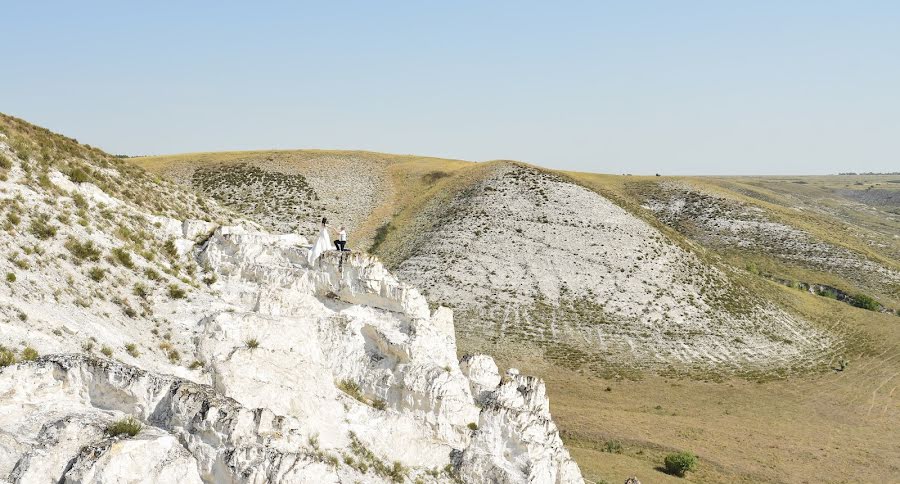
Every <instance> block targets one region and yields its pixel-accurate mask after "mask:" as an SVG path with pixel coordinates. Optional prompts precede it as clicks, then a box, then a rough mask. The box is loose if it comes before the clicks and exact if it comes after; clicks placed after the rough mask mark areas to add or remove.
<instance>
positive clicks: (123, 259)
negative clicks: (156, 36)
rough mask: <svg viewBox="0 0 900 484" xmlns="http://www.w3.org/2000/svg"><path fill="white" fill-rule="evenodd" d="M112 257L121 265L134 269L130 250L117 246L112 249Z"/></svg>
mask: <svg viewBox="0 0 900 484" xmlns="http://www.w3.org/2000/svg"><path fill="white" fill-rule="evenodd" d="M112 256H113V259H114V260H115V261H116V262H118V263H119V264H122V265H123V266H125V267H127V268H129V269H134V260H133V259H132V258H131V252H128V250H127V249H125V248H124V247H117V248H115V249H113V250H112Z"/></svg>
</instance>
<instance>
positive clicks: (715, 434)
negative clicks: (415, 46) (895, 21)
mask: <svg viewBox="0 0 900 484" xmlns="http://www.w3.org/2000/svg"><path fill="white" fill-rule="evenodd" d="M273 153H274V154H273ZM276 156H277V157H278V158H276V159H278V160H279V164H277V165H276V164H273V163H272V160H270V159H269V158H275V157H276ZM133 161H134V162H135V163H137V164H139V165H141V166H145V167H147V168H148V169H150V170H151V171H154V172H156V173H159V174H161V175H162V176H164V177H166V178H169V177H172V178H176V179H180V180H182V182H184V183H190V184H191V185H192V186H193V188H195V189H198V190H200V191H205V192H206V193H210V194H212V195H214V196H216V197H217V198H218V199H219V200H221V201H223V202H224V203H225V204H227V205H230V206H232V207H235V208H237V209H239V210H240V209H241V207H240V205H239V204H240V198H241V196H240V195H235V194H239V193H242V191H243V190H244V188H243V185H242V184H241V182H240V181H235V182H234V183H233V184H232V185H229V184H223V185H220V188H219V189H218V192H217V193H212V192H211V191H210V190H209V189H208V183H207V182H205V181H203V179H204V178H211V177H213V176H211V173H215V172H220V171H221V172H223V173H224V172H227V171H228V170H229V169H230V168H229V167H231V166H234V165H237V164H248V165H252V166H254V167H255V168H257V169H259V170H262V171H268V172H271V173H276V174H277V173H281V172H288V169H287V168H285V166H289V167H291V168H290V169H291V170H294V171H293V173H300V172H302V173H309V174H311V173H314V172H315V171H316V170H320V171H321V173H327V174H328V175H327V176H321V177H320V178H318V179H316V180H315V181H312V180H313V178H312V176H307V175H303V176H304V180H305V183H306V184H308V185H309V186H311V187H312V188H313V190H314V191H316V193H320V192H321V193H324V192H325V191H326V190H328V189H329V188H328V187H329V186H339V187H344V186H353V183H355V182H353V181H351V178H349V177H350V176H356V174H355V173H354V174H348V173H347V171H345V170H341V169H335V168H334V167H335V166H340V165H341V164H342V163H347V164H349V165H353V166H357V167H358V169H359V170H361V171H365V172H366V173H377V175H375V176H373V178H372V179H373V180H377V182H374V184H375V186H377V187H379V188H377V190H376V191H378V192H379V193H381V194H383V196H381V197H380V198H377V201H376V202H375V203H374V208H370V209H359V210H357V208H353V210H350V211H348V212H347V213H350V212H352V213H353V215H352V216H350V215H344V214H343V213H342V211H344V210H347V207H362V206H372V204H371V203H369V204H368V205H366V204H363V203H360V202H351V201H347V200H344V199H343V198H336V197H335V198H330V199H329V197H321V196H318V195H317V196H318V198H319V200H318V203H320V205H318V206H313V205H312V204H311V205H310V207H311V208H309V210H307V211H306V212H304V214H303V217H307V216H308V217H309V218H311V219H312V220H311V222H310V223H309V225H308V226H307V229H306V230H307V231H310V232H311V231H312V230H313V229H312V224H314V223H315V220H316V218H317V217H318V216H319V213H317V212H316V210H320V212H321V213H325V214H327V215H328V216H329V218H330V219H331V220H332V222H333V223H338V224H339V223H342V221H343V220H346V219H350V218H352V220H354V223H353V225H352V226H351V230H350V232H351V234H350V235H351V246H353V247H354V248H359V247H373V248H374V250H375V252H376V253H377V254H378V255H379V256H380V257H381V258H382V259H383V260H384V261H385V262H386V264H387V265H388V267H390V268H392V269H393V270H394V271H395V272H396V274H397V275H398V277H399V278H400V279H402V280H404V281H407V282H411V283H413V284H414V285H417V286H419V287H421V288H422V290H423V294H424V295H425V296H426V297H427V298H428V300H429V303H430V304H432V305H435V304H447V305H451V306H452V307H454V308H455V309H456V313H457V319H456V322H457V326H456V335H457V338H458V342H459V351H460V353H461V354H462V353H466V352H477V351H489V352H490V353H491V354H494V355H495V356H497V357H498V360H499V361H501V362H503V363H504V364H507V365H512V366H517V367H521V368H527V369H528V370H529V371H532V372H535V373H537V374H540V375H541V376H543V377H544V378H546V379H547V381H548V392H549V394H550V396H551V399H552V401H553V402H554V412H555V415H556V416H557V418H558V419H559V420H560V426H561V428H562V429H563V438H564V440H565V441H566V443H567V445H568V446H569V448H570V449H573V456H574V457H575V458H576V460H578V461H579V463H580V464H581V466H582V469H583V470H584V471H585V475H586V477H589V478H591V479H595V480H600V479H603V480H610V481H612V480H621V479H624V478H625V477H627V476H628V475H632V474H635V473H637V474H638V475H639V476H641V475H643V476H644V477H646V478H647V479H650V482H663V481H665V480H666V479H667V477H666V476H665V475H663V474H660V473H659V472H658V471H656V470H654V469H655V467H656V466H657V464H656V463H658V462H659V460H660V459H661V458H662V455H663V454H664V453H665V452H666V451H667V450H671V449H678V448H690V449H695V450H697V451H698V452H699V453H700V455H701V458H702V459H703V461H704V462H706V463H707V465H705V466H703V469H702V470H700V471H698V472H697V473H696V474H694V475H693V476H692V477H690V476H689V477H690V480H696V481H698V482H785V481H796V480H816V481H830V480H835V479H837V480H840V477H837V478H836V476H845V475H846V472H847V469H853V471H854V473H855V474H854V475H856V476H857V477H858V476H861V475H865V476H867V477H866V478H863V480H867V479H868V480H876V481H877V480H879V479H880V478H883V477H884V476H887V475H891V474H893V473H895V472H896V469H897V468H898V467H897V466H898V463H900V455H898V454H897V452H894V451H893V450H890V449H891V446H890V445H888V444H887V442H890V441H891V440H892V439H894V438H897V437H898V436H897V435H896V432H895V431H893V430H887V429H890V428H897V426H896V425H893V424H892V423H895V422H896V419H897V418H898V416H900V406H898V402H897V400H896V391H895V389H896V381H897V380H896V378H898V373H897V372H896V370H895V369H894V366H895V362H896V361H897V358H900V346H898V345H900V330H898V328H900V325H898V322H900V319H898V318H897V315H896V310H897V309H898V308H900V303H898V296H897V286H896V280H897V274H898V262H897V257H896V253H897V243H898V242H897V235H896V234H897V231H896V228H897V227H898V217H897V214H896V213H895V206H894V205H892V203H894V202H893V200H894V196H893V194H894V193H896V189H897V188H900V184H896V183H892V182H891V180H894V178H896V177H893V178H891V177H881V178H877V179H875V178H873V177H871V176H868V177H847V178H845V177H790V178H783V179H778V178H766V177H761V178H741V177H737V178H710V177H632V176H612V175H598V174H589V173H573V172H557V171H553V170H546V169H542V168H538V167H533V166H529V165H525V164H522V163H516V162H505V161H501V162H490V163H469V162H463V161H456V160H441V159H435V158H427V157H415V156H397V155H384V154H377V153H360V152H335V151H330V152H320V151H289V152H244V153H224V154H216V153H206V154H200V155H193V154H186V155H173V156H168V157H158V158H138V159H134V160H133ZM179 173H180V175H179ZM188 174H189V175H190V176H188ZM214 177H216V178H217V179H222V177H219V176H214ZM192 178H193V180H191V179H192ZM863 180H866V181H863ZM366 190H367V189H366ZM872 190H879V191H878V192H877V193H871V191H872ZM363 191H365V190H363ZM348 192H349V193H354V191H353V190H349V191H348ZM268 196H269V195H266V197H265V198H257V199H256V203H257V205H255V206H254V208H253V210H254V211H258V212H261V213H262V215H261V216H260V215H259V214H255V212H254V211H245V213H246V214H247V215H248V216H249V217H251V218H253V219H254V220H270V219H269V218H267V217H271V219H272V220H274V219H279V218H280V217H281V216H274V215H267V214H270V213H271V210H270V209H269V208H268V207H270V206H277V205H278V202H273V201H271V200H269V199H268V198H267V197H268ZM312 198H313V199H314V200H315V198H316V197H312ZM294 217H295V215H294V214H289V215H288V216H286V217H284V218H281V220H283V221H284V222H285V223H288V222H290V223H293V221H294ZM358 220H362V221H361V222H357V221H358ZM269 223H270V224H272V223H273V222H269ZM348 225H350V224H348ZM861 303H866V304H861ZM856 305H862V306H864V307H863V308H858V307H855V306H856ZM673 377H674V378H675V379H671V378H673ZM864 395H865V397H862V396H864ZM823 434H827V435H831V436H832V437H831V438H832V439H836V440H837V441H842V442H845V443H846V445H844V446H835V447H833V448H831V447H828V448H821V446H820V445H819V436H820V435H823ZM611 442H612V443H618V444H616V447H618V445H621V447H622V451H621V452H608V451H607V449H608V448H609V446H610V445H612V444H610V443H611ZM878 442H881V444H878ZM796 449H804V452H806V454H804V455H803V456H802V457H795V456H796V452H795V451H796ZM788 456H791V457H790V458H788ZM773 460H777V463H776V464H772V462H773ZM860 462H866V463H867V464H865V466H862V465H860V464H859V463H860ZM863 469H866V470H865V471H863Z"/></svg>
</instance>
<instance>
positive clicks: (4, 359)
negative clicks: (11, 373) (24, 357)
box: [0, 345, 16, 368]
mask: <svg viewBox="0 0 900 484" xmlns="http://www.w3.org/2000/svg"><path fill="white" fill-rule="evenodd" d="M15 364H16V354H15V352H13V350H11V349H9V348H7V347H5V346H3V345H0V368H3V367H4V366H10V365H15Z"/></svg>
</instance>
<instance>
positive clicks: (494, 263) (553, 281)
mask: <svg viewBox="0 0 900 484" xmlns="http://www.w3.org/2000/svg"><path fill="white" fill-rule="evenodd" d="M484 169H485V170H486V173H485V174H484V176H483V177H481V178H480V179H479V181H477V182H475V183H473V184H471V185H469V186H467V187H466V188H464V189H460V190H459V191H458V192H456V193H455V194H454V195H453V196H452V197H450V199H449V200H446V199H444V200H440V201H438V202H436V203H432V204H430V205H427V206H426V207H425V208H424V209H423V210H422V211H421V213H420V214H418V215H416V216H415V217H413V219H412V222H410V223H409V224H408V225H407V226H406V227H403V228H402V233H403V235H399V236H398V237H397V239H396V240H395V241H394V242H393V245H391V246H390V247H389V248H388V249H389V250H393V251H394V256H395V257H396V259H394V261H395V263H396V265H397V271H398V273H399V274H400V275H401V277H404V278H405V279H407V280H409V281H412V282H413V283H414V284H416V285H419V286H420V287H422V288H424V290H426V291H427V295H428V296H429V297H430V298H432V299H434V300H435V301H437V302H441V303H445V304H453V305H454V306H455V307H457V308H459V309H461V310H462V314H463V315H464V316H461V318H460V319H461V321H460V323H459V327H460V331H461V334H462V335H464V336H463V339H464V340H465V341H467V342H468V343H469V344H472V345H473V346H475V347H477V346H478V345H479V343H478V341H496V340H497V338H500V339H503V338H513V340H516V341H524V342H527V343H536V344H537V345H538V346H540V347H542V348H543V349H544V351H545V352H546V353H547V356H548V357H550V358H551V359H553V360H556V361H557V362H559V363H562V364H565V365H571V366H575V367H581V366H585V367H589V368H591V369H593V370H596V371H603V372H605V371H607V370H608V368H609V366H618V365H623V364H624V365H625V366H636V367H656V368H660V367H678V368H682V369H684V368H692V367H696V368H702V367H707V368H709V367H715V368H719V369H723V370H747V369H749V368H777V367H779V366H805V365H813V364H815V363H816V362H818V361H820V358H822V357H824V355H827V354H829V353H830V352H831V351H832V349H833V347H834V345H835V340H834V339H833V338H832V337H831V336H830V335H829V334H827V333H826V332H824V331H822V330H820V329H818V328H816V327H815V326H813V325H811V324H809V323H807V322H804V321H802V320H799V319H797V318H795V317H793V316H791V315H789V314H787V313H786V312H784V311H782V310H780V309H778V308H776V307H775V306H773V305H772V304H770V303H767V302H766V301H764V300H763V299H761V298H759V297H756V296H754V295H752V294H749V293H747V292H746V291H745V290H744V289H743V288H742V287H741V286H739V285H736V283H735V276H734V275H732V274H727V273H725V272H723V269H720V268H717V267H716V266H715V265H713V264H711V263H709V261H707V260H704V259H703V258H701V257H698V256H697V255H696V254H695V253H693V252H692V251H689V250H686V249H685V248H683V247H682V246H680V245H678V244H676V243H674V242H673V241H671V240H669V239H668V238H667V237H666V236H665V235H663V234H662V233H660V232H659V231H658V230H657V229H655V228H654V227H652V226H651V225H649V224H648V223H646V222H644V221H643V220H641V219H639V218H637V217H635V216H633V215H632V214H630V213H629V212H627V211H625V210H624V209H622V208H620V207H619V206H617V205H615V204H613V203H612V202H610V201H609V200H607V199H605V198H603V197H602V196H600V195H598V194H597V193H595V192H593V191H591V190H588V189H585V188H583V187H581V186H579V185H576V184H573V183H570V182H568V181H567V180H565V179H563V178H561V177H559V176H558V175H554V174H551V173H547V172H544V171H541V170H538V169H535V168H531V167H527V166H523V165H520V164H514V163H499V164H495V165H491V166H488V167H485V168H484Z"/></svg>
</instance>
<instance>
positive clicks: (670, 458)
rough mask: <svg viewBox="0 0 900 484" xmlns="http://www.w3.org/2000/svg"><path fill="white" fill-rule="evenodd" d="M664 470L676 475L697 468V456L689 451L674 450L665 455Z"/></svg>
mask: <svg viewBox="0 0 900 484" xmlns="http://www.w3.org/2000/svg"><path fill="white" fill-rule="evenodd" d="M664 463H665V466H666V472H668V473H669V474H672V475H674V476H678V477H684V474H685V473H687V472H690V471H693V470H694V469H696V468H697V456H695V455H694V454H692V453H690V452H674V453H672V454H669V455H667V456H666V459H665V461H664Z"/></svg>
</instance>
